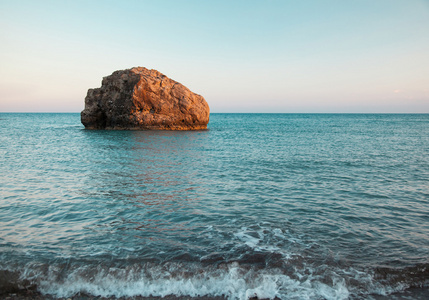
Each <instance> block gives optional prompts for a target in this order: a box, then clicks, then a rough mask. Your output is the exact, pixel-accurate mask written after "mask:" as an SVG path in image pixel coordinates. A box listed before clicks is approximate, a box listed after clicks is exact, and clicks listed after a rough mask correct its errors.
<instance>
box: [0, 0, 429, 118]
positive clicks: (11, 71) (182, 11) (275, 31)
mask: <svg viewBox="0 0 429 300" xmlns="http://www.w3.org/2000/svg"><path fill="white" fill-rule="evenodd" d="M0 63H1V67H0V112H80V111H81V110H82V109H83V107H84V98H85V96H86V92H87V90H88V88H94V87H100V85H101V79H102V77H103V76H107V75H110V74H111V73H112V72H113V71H115V70H119V69H126V68H130V67H133V66H145V67H147V68H153V69H157V70H159V71H160V72H162V73H164V74H165V75H167V76H169V77H170V78H172V79H174V80H177V81H179V82H181V83H182V84H184V85H185V86H187V87H188V88H190V89H191V90H192V91H194V92H196V93H198V94H201V95H203V96H204V97H205V99H206V100H207V102H208V103H209V105H210V108H211V112H282V113H301V112H302V113H305V112H309V113H317V112H320V113H327V112H333V113H336V112H346V113H348V112H357V113H371V112H375V113H379V112H380V113H383V112H385V113H401V112H403V113H409V112H415V113H429V0H359V1H358V0H355V1H348V0H343V1H324V0H320V1H280V0H279V1H274V0H271V1H270V0H266V1H262V0H260V1H249V0H247V1H201V0H198V1H187V0H183V1H178V0H175V1H167V0H163V1H154V0H151V1H79V0H73V1H57V0H55V1H24V0H21V1H17V0H0Z"/></svg>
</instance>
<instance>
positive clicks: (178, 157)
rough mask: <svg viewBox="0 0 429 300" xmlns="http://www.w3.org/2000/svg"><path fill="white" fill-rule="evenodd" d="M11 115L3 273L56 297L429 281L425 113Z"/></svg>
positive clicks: (351, 289)
mask: <svg viewBox="0 0 429 300" xmlns="http://www.w3.org/2000/svg"><path fill="white" fill-rule="evenodd" d="M208 127H209V130H206V131H190V132H180V131H102V130H101V131H91V130H85V129H84V128H83V126H82V125H81V123H80V115H79V114H5V113H4V114H0V157H1V160H0V179H1V180H0V184H1V190H0V191H1V198H0V272H6V271H8V272H10V273H8V274H15V275H16V276H17V277H18V278H19V280H18V283H17V282H15V281H14V282H7V279H3V280H5V281H6V282H3V283H0V286H2V285H1V284H3V285H4V286H7V285H8V284H11V285H13V284H17V285H20V287H23V286H24V287H25V285H36V286H37V289H38V290H39V291H40V292H42V293H44V294H52V295H55V296H57V297H70V296H72V295H74V294H76V293H79V292H85V293H89V294H92V295H95V296H98V295H100V296H117V297H120V296H134V295H142V296H150V295H152V296H165V295H176V296H183V295H189V296H203V295H205V296H208V297H214V296H221V295H223V296H225V297H226V298H229V299H247V298H249V297H253V296H258V297H260V298H275V297H278V298H281V299H368V298H371V297H373V298H374V297H377V295H389V294H391V293H395V292H398V291H404V290H406V289H408V288H410V287H425V288H427V287H428V284H429V135H428V132H429V115H428V114H421V115H418V114H410V115H396V114H392V115H391V114H387V115H381V114H375V115H371V114H368V115H367V114H364V115H360V114H212V115H211V116H210V123H209V126H208Z"/></svg>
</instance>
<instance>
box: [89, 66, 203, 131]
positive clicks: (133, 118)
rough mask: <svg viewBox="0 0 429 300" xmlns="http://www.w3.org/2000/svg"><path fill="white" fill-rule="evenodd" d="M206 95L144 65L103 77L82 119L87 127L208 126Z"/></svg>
mask: <svg viewBox="0 0 429 300" xmlns="http://www.w3.org/2000/svg"><path fill="white" fill-rule="evenodd" d="M209 114H210V110H209V106H208V104H207V102H206V101H205V100H204V98H203V97H202V96H200V95H197V94H195V93H193V92H191V91H190V90H189V89H188V88H186V87H185V86H183V85H181V84H180V83H178V82H176V81H174V80H172V79H170V78H168V77H167V76H165V75H163V74H161V73H160V72H158V71H156V70H148V69H146V68H143V67H137V68H132V69H128V70H122V71H116V72H113V74H112V75H110V76H107V77H104V78H103V81H102V85H101V88H96V89H89V90H88V94H87V96H86V98H85V109H84V110H83V111H82V112H81V121H82V124H83V125H84V126H85V128H88V129H167V130H199V129H206V128H207V123H208V122H209Z"/></svg>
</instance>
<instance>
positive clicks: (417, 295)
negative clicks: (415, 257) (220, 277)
mask: <svg viewBox="0 0 429 300" xmlns="http://www.w3.org/2000/svg"><path fill="white" fill-rule="evenodd" d="M428 298H429V287H419V288H416V287H412V288H408V289H406V290H404V291H401V292H396V293H393V294H389V295H375V294H371V295H365V296H364V297H363V298H362V299H374V300H409V299H413V300H425V299H428ZM0 299H3V300H126V299H132V300H161V299H163V300H226V299H228V298H226V297H224V296H213V297H212V296H200V297H191V296H174V295H168V296H165V297H161V296H153V297H151V296H149V297H144V296H131V297H127V296H123V297H119V298H117V297H114V296H112V297H102V296H94V295H89V294H86V293H78V294H76V295H74V296H71V297H60V298H57V297H55V296H53V295H44V294H42V293H40V292H39V291H36V290H32V289H28V290H20V291H15V292H12V293H5V294H0ZM352 299H355V298H352ZM358 299H360V298H358ZM249 300H258V298H257V297H252V298H249ZM260 300H267V299H260ZM275 300H280V298H275Z"/></svg>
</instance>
